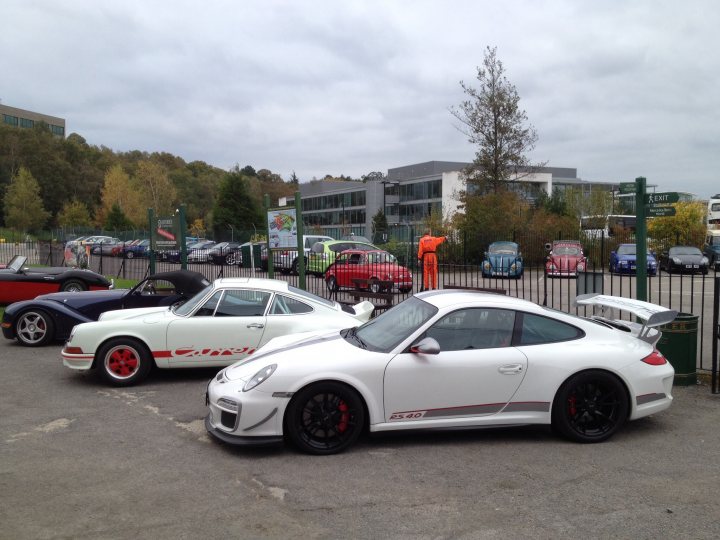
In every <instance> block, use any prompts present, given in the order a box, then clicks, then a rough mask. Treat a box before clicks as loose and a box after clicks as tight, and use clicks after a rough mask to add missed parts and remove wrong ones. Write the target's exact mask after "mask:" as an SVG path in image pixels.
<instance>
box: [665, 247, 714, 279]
mask: <svg viewBox="0 0 720 540" xmlns="http://www.w3.org/2000/svg"><path fill="white" fill-rule="evenodd" d="M709 266H710V261H708V258H707V257H706V256H705V255H703V252H702V251H700V250H699V249H698V248H696V247H693V246H674V247H671V248H670V249H669V250H668V251H663V252H662V253H661V254H660V268H661V269H663V270H667V272H668V273H671V272H690V273H695V272H702V273H703V274H707V273H708V268H709Z"/></svg>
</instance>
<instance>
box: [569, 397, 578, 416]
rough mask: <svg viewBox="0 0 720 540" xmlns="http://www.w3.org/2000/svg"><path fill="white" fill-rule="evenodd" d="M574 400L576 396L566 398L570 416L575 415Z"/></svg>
mask: <svg viewBox="0 0 720 540" xmlns="http://www.w3.org/2000/svg"><path fill="white" fill-rule="evenodd" d="M576 401H577V398H576V397H575V396H570V397H569V398H568V412H569V413H570V416H575V415H576V414H577V407H576V406H575V403H576Z"/></svg>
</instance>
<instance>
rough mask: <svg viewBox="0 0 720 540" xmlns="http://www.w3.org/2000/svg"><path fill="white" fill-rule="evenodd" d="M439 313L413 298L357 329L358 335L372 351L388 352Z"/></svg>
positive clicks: (434, 308) (431, 306) (433, 307)
mask: <svg viewBox="0 0 720 540" xmlns="http://www.w3.org/2000/svg"><path fill="white" fill-rule="evenodd" d="M436 313H437V308H436V307H435V306H433V305H431V304H428V303H427V302H424V301H423V300H420V299H418V298H416V297H414V296H411V297H410V298H408V299H407V300H405V301H404V302H402V303H400V304H398V305H397V306H395V307H394V308H392V309H389V310H388V311H386V312H385V313H383V314H382V315H380V316H378V317H375V318H374V319H371V320H369V321H368V322H366V323H365V324H364V325H362V326H361V327H360V328H358V329H357V332H356V335H357V336H358V337H359V338H360V339H361V340H362V342H363V343H364V344H365V345H366V346H367V348H368V349H370V350H371V351H380V352H388V351H391V350H392V349H394V348H395V347H397V346H398V344H400V343H401V342H402V341H404V340H405V339H407V338H408V337H409V336H410V335H411V334H412V333H413V332H415V331H416V330H417V329H418V328H420V326H422V325H423V324H425V323H426V322H427V321H428V320H430V318H432V317H433V316H434V315H435V314H436Z"/></svg>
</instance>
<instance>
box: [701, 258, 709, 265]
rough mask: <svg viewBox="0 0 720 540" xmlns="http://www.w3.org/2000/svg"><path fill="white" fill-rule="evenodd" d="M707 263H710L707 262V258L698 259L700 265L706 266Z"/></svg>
mask: <svg viewBox="0 0 720 540" xmlns="http://www.w3.org/2000/svg"><path fill="white" fill-rule="evenodd" d="M709 262H710V261H709V260H708V258H707V257H703V258H702V259H700V264H708V263H709Z"/></svg>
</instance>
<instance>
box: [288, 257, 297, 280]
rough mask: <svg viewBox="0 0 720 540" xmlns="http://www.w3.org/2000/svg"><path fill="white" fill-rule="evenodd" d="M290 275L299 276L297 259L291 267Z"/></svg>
mask: <svg viewBox="0 0 720 540" xmlns="http://www.w3.org/2000/svg"><path fill="white" fill-rule="evenodd" d="M290 273H291V274H292V275H294V276H296V275H297V274H298V260H297V259H295V260H294V261H293V262H292V266H291V267H290Z"/></svg>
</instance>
